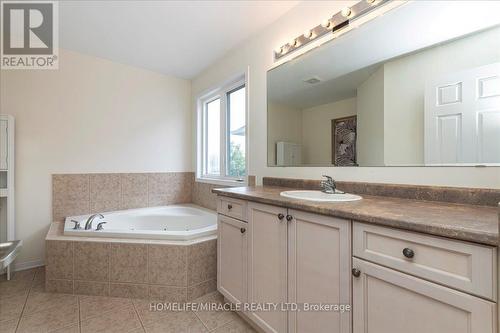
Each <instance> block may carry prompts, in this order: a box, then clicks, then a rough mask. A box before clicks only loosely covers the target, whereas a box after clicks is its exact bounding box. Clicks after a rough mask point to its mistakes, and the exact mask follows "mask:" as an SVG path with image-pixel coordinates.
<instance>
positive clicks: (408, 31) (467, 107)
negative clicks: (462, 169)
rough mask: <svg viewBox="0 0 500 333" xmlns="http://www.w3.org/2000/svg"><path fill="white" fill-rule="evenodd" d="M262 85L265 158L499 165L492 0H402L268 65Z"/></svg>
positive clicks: (499, 58) (498, 48) (498, 23)
mask: <svg viewBox="0 0 500 333" xmlns="http://www.w3.org/2000/svg"><path fill="white" fill-rule="evenodd" d="M492 6H496V8H493V7H492ZM492 10H494V12H492ZM267 92H268V96H267V98H268V100H267V104H268V119H267V121H268V147H267V149H268V165H269V166H328V165H330V166H331V165H336V166H436V165H439V166H442V165H452V166H456V165H468V166H470V165H497V166H498V165H500V15H498V3H497V4H495V2H488V1H486V2H480V1H471V2H460V1H456V2H453V3H452V2H448V1H436V2H433V1H414V2H409V3H406V4H404V5H402V6H400V7H398V8H396V9H393V10H391V11H389V12H387V13H385V14H384V15H383V16H379V17H376V18H375V19H373V20H371V21H369V22H367V23H365V24H364V25H362V26H360V27H358V28H356V29H353V30H351V31H348V32H346V33H345V34H343V35H341V36H340V37H338V38H336V39H333V40H331V41H329V42H327V43H324V44H323V45H321V46H319V47H317V48H315V49H313V50H311V51H309V52H307V53H304V54H303V55H301V56H299V57H297V58H295V59H293V60H291V61H288V62H286V63H284V64H282V65H280V66H278V67H275V68H273V69H271V70H270V71H269V72H268V74H267Z"/></svg>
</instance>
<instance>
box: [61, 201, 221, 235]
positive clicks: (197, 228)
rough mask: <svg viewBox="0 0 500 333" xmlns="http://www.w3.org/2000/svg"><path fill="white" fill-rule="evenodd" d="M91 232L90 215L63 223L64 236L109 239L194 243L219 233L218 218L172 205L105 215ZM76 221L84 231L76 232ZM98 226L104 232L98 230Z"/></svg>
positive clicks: (69, 219)
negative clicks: (164, 240) (87, 225)
mask: <svg viewBox="0 0 500 333" xmlns="http://www.w3.org/2000/svg"><path fill="white" fill-rule="evenodd" d="M102 214H103V215H104V218H103V219H99V218H95V219H94V222H93V223H92V230H85V229H84V228H85V222H86V221H87V219H88V217H89V216H90V215H81V216H70V217H67V218H66V221H65V223H64V235H66V236H82V237H107V238H140V239H167V240H191V239H195V238H199V237H204V236H209V235H214V234H216V233H217V215H216V214H215V212H212V211H211V210H208V209H204V208H201V207H198V206H195V205H172V206H162V207H150V208H140V209H130V210H122V211H116V212H109V213H102ZM71 220H75V221H78V222H80V226H81V229H78V230H75V229H73V227H74V225H75V223H73V222H71ZM99 222H106V224H103V230H96V227H97V224H98V223H99Z"/></svg>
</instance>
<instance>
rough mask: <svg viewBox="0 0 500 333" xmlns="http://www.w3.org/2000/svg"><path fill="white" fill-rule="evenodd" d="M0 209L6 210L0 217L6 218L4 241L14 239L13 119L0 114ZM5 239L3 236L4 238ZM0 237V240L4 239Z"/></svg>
mask: <svg viewBox="0 0 500 333" xmlns="http://www.w3.org/2000/svg"><path fill="white" fill-rule="evenodd" d="M0 200H6V202H1V203H0V204H1V205H0V207H1V208H0V209H5V208H6V210H7V212H6V214H5V213H3V212H2V214H1V215H0V216H1V217H3V218H6V221H3V220H2V221H1V223H2V224H3V223H5V224H6V227H4V228H2V232H3V230H5V232H6V234H7V235H6V236H7V237H6V240H8V241H11V240H14V239H15V224H14V221H15V216H14V117H12V116H10V115H5V114H0ZM3 218H2V219H3ZM4 237H5V236H4ZM4 237H2V238H4Z"/></svg>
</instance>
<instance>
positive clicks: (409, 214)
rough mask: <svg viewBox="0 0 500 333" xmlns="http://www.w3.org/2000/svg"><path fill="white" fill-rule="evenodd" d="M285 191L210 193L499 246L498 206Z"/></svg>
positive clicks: (263, 189)
mask: <svg viewBox="0 0 500 333" xmlns="http://www.w3.org/2000/svg"><path fill="white" fill-rule="evenodd" d="M286 190H291V188H284V187H273V186H252V187H234V188H223V189H214V190H213V192H214V193H216V194H218V195H222V196H227V197H232V198H237V199H243V200H250V201H255V202H260V203H266V204H271V205H277V206H281V207H287V208H292V209H298V210H303V211H307V212H312V213H318V214H322V215H330V216H335V217H341V218H346V219H352V220H357V221H363V222H368V223H373V224H378V225H383V226H389V227H395V228H399V229H405V230H411V231H417V232H422V233H426V234H430V235H436V236H443V237H448V238H453V239H459V240H465V241H471V242H475V243H481V244H487V245H493V246H498V244H499V234H498V225H499V215H498V214H499V213H498V208H497V207H488V206H475V205H464V204H452V203H445V202H438V201H422V200H411V199H400V198H392V197H382V196H368V195H363V200H360V201H353V202H335V203H325V202H313V201H304V200H297V199H290V198H285V197H282V196H280V192H282V191H286Z"/></svg>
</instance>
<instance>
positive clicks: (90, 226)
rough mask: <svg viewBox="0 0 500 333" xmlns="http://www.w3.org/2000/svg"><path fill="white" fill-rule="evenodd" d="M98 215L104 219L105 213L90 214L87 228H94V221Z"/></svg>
mask: <svg viewBox="0 0 500 333" xmlns="http://www.w3.org/2000/svg"><path fill="white" fill-rule="evenodd" d="M96 217H99V218H100V219H103V218H104V215H102V214H94V215H90V217H89V218H88V220H87V222H86V223H85V230H89V229H92V221H94V219H95V218H96Z"/></svg>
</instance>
